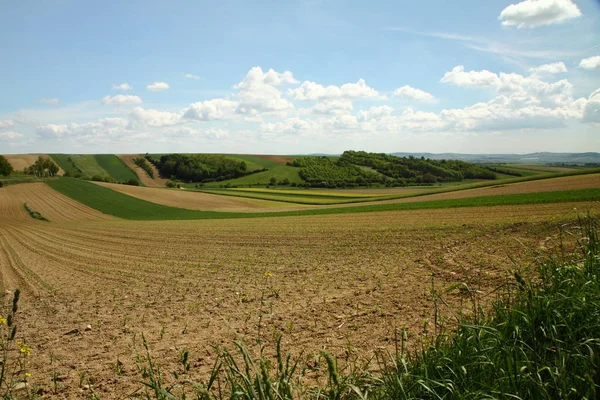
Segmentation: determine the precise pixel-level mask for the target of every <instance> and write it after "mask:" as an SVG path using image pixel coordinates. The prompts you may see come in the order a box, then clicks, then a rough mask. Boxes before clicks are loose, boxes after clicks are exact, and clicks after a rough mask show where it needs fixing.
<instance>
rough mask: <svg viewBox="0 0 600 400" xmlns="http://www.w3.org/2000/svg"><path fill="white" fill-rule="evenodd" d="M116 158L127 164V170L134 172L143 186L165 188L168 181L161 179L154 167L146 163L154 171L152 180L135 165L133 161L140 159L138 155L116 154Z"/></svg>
mask: <svg viewBox="0 0 600 400" xmlns="http://www.w3.org/2000/svg"><path fill="white" fill-rule="evenodd" d="M118 157H120V158H121V159H122V160H123V161H125V164H127V166H128V167H129V168H131V169H132V170H134V171H135V173H136V174H137V176H138V178H140V181H142V182H143V183H144V185H146V186H148V187H165V185H166V183H167V181H168V179H163V178H161V177H160V175H159V174H158V170H157V169H156V167H155V166H154V165H152V164H150V163H148V164H149V165H150V168H152V170H153V171H154V179H152V178H150V177H149V176H148V174H147V173H146V172H145V171H144V170H143V169H141V168H140V167H138V166H137V165H135V163H134V162H133V159H134V158H136V157H142V156H141V155H140V154H118Z"/></svg>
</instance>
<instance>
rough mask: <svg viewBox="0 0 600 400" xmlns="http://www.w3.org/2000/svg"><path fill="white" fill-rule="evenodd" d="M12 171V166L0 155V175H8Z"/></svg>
mask: <svg viewBox="0 0 600 400" xmlns="http://www.w3.org/2000/svg"><path fill="white" fill-rule="evenodd" d="M13 171H14V169H13V166H12V165H10V163H9V162H8V160H7V159H6V157H4V156H0V175H4V176H9V175H10V173H11V172H13Z"/></svg>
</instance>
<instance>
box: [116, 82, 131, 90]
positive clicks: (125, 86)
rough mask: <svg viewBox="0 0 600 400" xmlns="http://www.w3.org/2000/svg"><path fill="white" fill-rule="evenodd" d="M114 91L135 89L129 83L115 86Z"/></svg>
mask: <svg viewBox="0 0 600 400" xmlns="http://www.w3.org/2000/svg"><path fill="white" fill-rule="evenodd" d="M112 88H113V89H115V90H131V89H133V87H132V86H131V85H130V84H129V83H121V84H119V85H113V86H112Z"/></svg>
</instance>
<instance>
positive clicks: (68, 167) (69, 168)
mask: <svg viewBox="0 0 600 400" xmlns="http://www.w3.org/2000/svg"><path fill="white" fill-rule="evenodd" d="M49 156H50V157H51V158H52V160H54V162H55V163H56V164H57V165H58V166H59V167H61V168H62V170H63V171H65V172H68V173H69V174H71V175H72V176H74V175H77V174H79V173H80V172H79V171H78V170H77V168H75V167H74V166H73V165H72V164H71V163H70V162H69V158H70V157H71V156H70V155H69V154H49Z"/></svg>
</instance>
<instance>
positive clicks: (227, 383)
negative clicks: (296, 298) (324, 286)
mask: <svg viewBox="0 0 600 400" xmlns="http://www.w3.org/2000/svg"><path fill="white" fill-rule="evenodd" d="M566 233H567V234H569V235H574V236H575V237H576V238H577V242H578V244H579V246H578V248H577V249H576V251H575V252H574V253H569V254H562V255H561V256H560V257H552V258H549V259H548V260H546V261H545V262H542V263H539V264H538V265H537V267H536V269H535V271H534V272H535V273H534V274H532V278H531V279H527V278H524V277H523V276H521V275H520V274H519V273H518V272H515V274H514V281H513V280H512V279H511V282H507V283H506V284H505V285H504V286H502V287H501V288H499V290H498V293H499V295H498V299H497V300H496V302H495V303H494V304H493V305H492V307H491V310H490V311H489V313H484V312H483V311H482V309H481V307H479V304H478V303H477V301H475V300H473V303H472V305H473V310H472V312H471V313H470V314H469V315H468V316H467V315H466V314H464V315H461V316H460V317H459V321H458V326H455V328H454V329H453V330H451V331H447V330H444V327H443V326H440V325H438V324H436V327H435V328H436V329H435V334H434V335H433V336H429V337H427V338H426V340H425V343H424V344H423V346H422V348H421V350H419V351H417V352H414V353H410V352H406V351H405V350H404V348H405V340H406V336H405V335H404V333H403V335H402V338H401V340H398V341H397V348H396V352H395V354H389V353H384V354H381V353H379V354H376V360H377V363H378V366H379V368H378V370H377V371H376V372H371V369H370V368H368V367H366V366H365V367H362V368H358V369H357V368H352V365H350V366H349V367H350V368H348V366H347V367H346V368H345V369H340V368H339V367H338V365H337V361H336V360H335V359H333V358H332V357H331V356H330V355H328V354H325V353H323V354H321V362H320V364H322V365H324V367H323V368H321V369H323V371H321V372H322V374H323V375H325V376H327V377H328V378H327V381H326V383H325V382H323V383H322V386H320V387H307V386H305V385H306V383H305V382H306V380H305V379H303V377H304V374H305V372H307V371H309V370H310V369H311V368H309V366H308V365H307V364H306V363H305V362H303V361H298V360H296V361H292V360H291V358H290V357H289V356H287V357H284V356H283V354H282V350H281V341H280V337H279V339H278V340H277V345H276V356H275V359H274V360H271V358H269V357H266V356H264V355H263V351H262V350H261V352H260V355H259V356H257V357H255V356H253V355H252V354H251V352H250V351H249V350H248V348H247V347H246V345H245V344H244V343H242V342H239V341H238V342H235V346H234V350H233V351H229V350H223V349H221V351H220V352H219V357H218V358H217V360H216V362H215V365H214V368H213V370H212V373H211V375H210V377H209V378H208V380H207V381H206V382H205V383H200V384H197V383H194V384H192V383H191V382H190V381H189V380H187V379H179V380H178V381H177V382H175V383H173V384H171V385H169V386H166V385H164V384H163V381H162V378H161V377H160V376H157V375H156V374H157V373H158V374H159V375H160V370H159V369H158V367H157V364H156V363H155V362H154V361H153V360H152V358H151V357H150V353H149V351H148V350H147V347H146V351H147V352H146V357H147V358H146V360H145V361H146V362H147V363H148V364H147V365H148V367H147V368H142V369H141V370H142V371H144V372H145V374H143V375H144V378H145V380H144V385H145V386H146V388H147V389H151V390H150V391H147V392H146V396H147V398H153V397H152V394H153V395H154V398H158V399H184V398H188V399H189V398H197V399H224V398H229V399H290V400H291V399H298V398H311V399H366V398H372V399H563V398H564V399H582V398H587V399H598V398H600V397H599V395H600V312H599V310H600V239H599V237H598V221H597V220H596V219H594V218H591V217H590V216H588V217H584V218H581V219H580V223H579V226H576V227H571V228H570V230H567V231H566ZM466 289H468V288H466ZM469 292H470V291H469ZM470 293H472V292H470ZM434 299H435V300H434V309H435V310H437V307H436V304H437V301H438V300H439V298H438V297H437V296H435V291H434ZM436 317H437V313H436ZM436 321H437V318H436ZM141 361H142V362H144V360H141ZM148 371H153V373H151V374H149V373H148ZM186 371H187V370H186ZM153 374H154V375H153ZM176 380H177V377H176ZM157 384H158V385H160V387H157V386H156V385H157ZM186 389H190V390H189V391H188V390H186ZM151 393H152V394H151ZM186 393H187V397H186Z"/></svg>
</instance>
